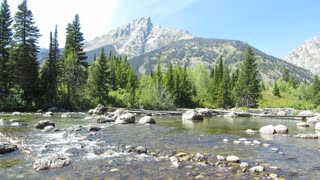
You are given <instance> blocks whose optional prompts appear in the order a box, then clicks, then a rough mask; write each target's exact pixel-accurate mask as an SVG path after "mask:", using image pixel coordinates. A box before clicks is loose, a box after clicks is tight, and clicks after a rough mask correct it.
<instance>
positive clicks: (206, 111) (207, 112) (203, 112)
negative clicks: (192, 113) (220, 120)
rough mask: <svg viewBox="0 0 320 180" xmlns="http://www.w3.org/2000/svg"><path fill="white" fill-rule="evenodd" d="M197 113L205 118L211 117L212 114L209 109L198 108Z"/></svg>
mask: <svg viewBox="0 0 320 180" xmlns="http://www.w3.org/2000/svg"><path fill="white" fill-rule="evenodd" d="M196 111H197V112H198V113H199V115H201V116H203V117H211V116H212V113H211V111H210V110H209V109H208V108H198V109H196Z"/></svg>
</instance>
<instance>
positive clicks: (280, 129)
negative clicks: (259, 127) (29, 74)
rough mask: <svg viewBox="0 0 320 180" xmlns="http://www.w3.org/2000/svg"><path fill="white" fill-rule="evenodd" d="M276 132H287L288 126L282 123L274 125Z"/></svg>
mask: <svg viewBox="0 0 320 180" xmlns="http://www.w3.org/2000/svg"><path fill="white" fill-rule="evenodd" d="M273 128H274V130H275V132H276V133H279V134H287V133H288V128H287V127H286V126H284V125H282V124H278V125H276V126H274V127H273Z"/></svg>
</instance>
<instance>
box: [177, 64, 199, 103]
mask: <svg viewBox="0 0 320 180" xmlns="http://www.w3.org/2000/svg"><path fill="white" fill-rule="evenodd" d="M175 84H176V89H175V91H176V92H175V93H174V94H175V104H176V106H179V107H191V106H193V102H192V96H193V94H194V91H193V87H192V84H191V82H190V80H189V77H188V73H187V67H186V66H184V68H183V69H182V68H181V67H180V66H177V67H176V72H175Z"/></svg>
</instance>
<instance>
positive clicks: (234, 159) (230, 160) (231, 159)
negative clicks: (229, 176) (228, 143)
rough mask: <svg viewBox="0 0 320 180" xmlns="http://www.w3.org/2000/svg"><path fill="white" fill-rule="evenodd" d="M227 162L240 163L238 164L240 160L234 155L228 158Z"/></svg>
mask: <svg viewBox="0 0 320 180" xmlns="http://www.w3.org/2000/svg"><path fill="white" fill-rule="evenodd" d="M227 161H229V162H235V163H238V162H240V158H239V157H237V156H234V155H232V156H227Z"/></svg>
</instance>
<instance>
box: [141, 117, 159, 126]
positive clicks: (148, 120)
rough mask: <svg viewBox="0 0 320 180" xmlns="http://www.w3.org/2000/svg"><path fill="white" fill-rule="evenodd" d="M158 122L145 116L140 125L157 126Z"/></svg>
mask: <svg viewBox="0 0 320 180" xmlns="http://www.w3.org/2000/svg"><path fill="white" fill-rule="evenodd" d="M155 123H156V121H155V120H154V119H153V117H151V116H144V117H142V118H141V119H140V120H139V124H155Z"/></svg>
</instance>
